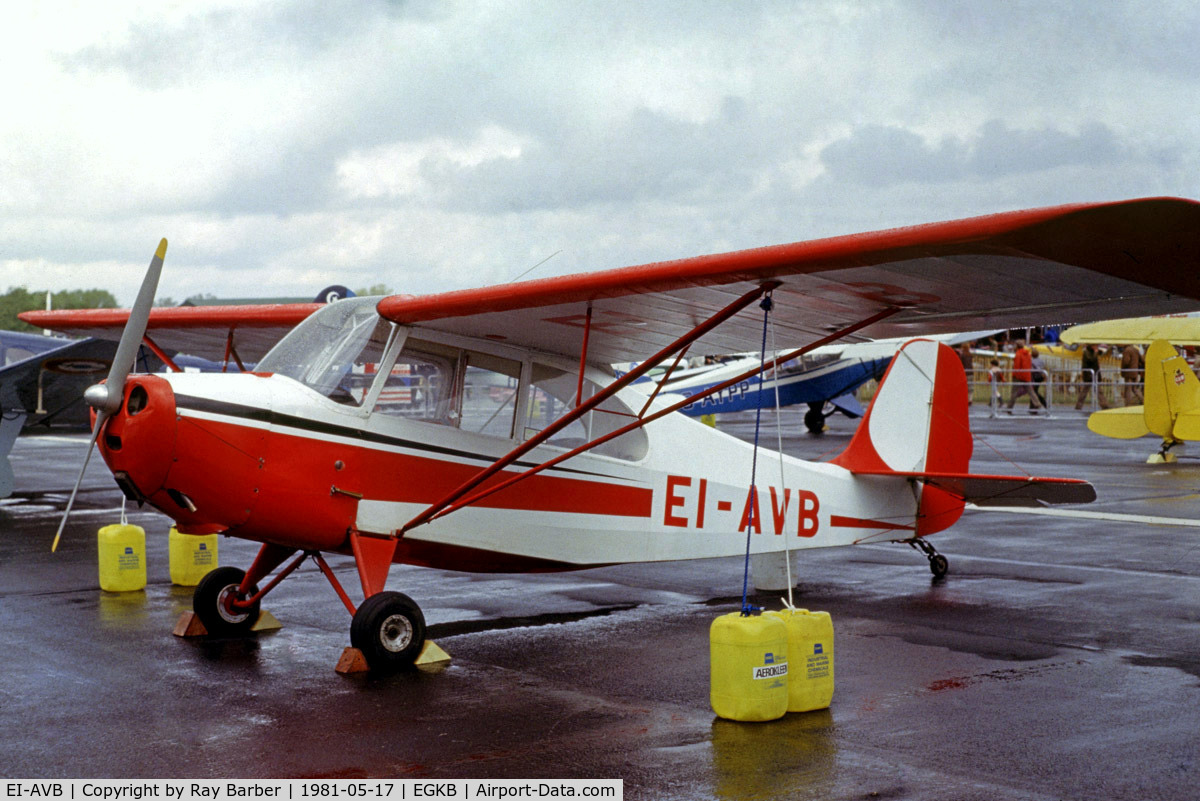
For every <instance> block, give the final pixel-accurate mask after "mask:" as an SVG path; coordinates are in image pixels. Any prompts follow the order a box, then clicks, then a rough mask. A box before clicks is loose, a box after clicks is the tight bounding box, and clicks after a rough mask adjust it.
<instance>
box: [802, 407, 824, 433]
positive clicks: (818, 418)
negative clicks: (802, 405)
mask: <svg viewBox="0 0 1200 801" xmlns="http://www.w3.org/2000/svg"><path fill="white" fill-rule="evenodd" d="M804 427H805V428H807V429H808V430H809V431H810V432H812V433H813V434H823V433H824V432H825V415H823V414H821V410H820V409H812V408H810V409H809V410H808V411H807V412H805V413H804Z"/></svg>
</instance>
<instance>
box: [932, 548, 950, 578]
mask: <svg viewBox="0 0 1200 801" xmlns="http://www.w3.org/2000/svg"><path fill="white" fill-rule="evenodd" d="M929 570H930V572H932V573H933V577H934V578H939V579H940V578H942V577H944V576H945V575H946V572H947V571H949V570H950V560H949V559H947V558H946V557H944V556H942V555H941V554H940V553H935V554H933V555H932V556H930V557H929Z"/></svg>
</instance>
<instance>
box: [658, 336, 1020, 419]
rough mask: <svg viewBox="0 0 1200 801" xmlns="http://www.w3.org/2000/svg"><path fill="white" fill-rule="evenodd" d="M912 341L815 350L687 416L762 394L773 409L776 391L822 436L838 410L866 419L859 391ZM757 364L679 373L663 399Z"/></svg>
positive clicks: (738, 406) (751, 404) (742, 405)
mask: <svg viewBox="0 0 1200 801" xmlns="http://www.w3.org/2000/svg"><path fill="white" fill-rule="evenodd" d="M996 333H999V332H997V331H968V332H965V333H961V334H945V335H938V336H931V337H929V339H933V340H936V341H938V342H943V343H945V344H947V345H951V346H953V345H959V344H962V343H964V342H973V341H975V340H977V339H984V338H986V337H989V336H992V335H993V334H996ZM907 339H908V338H906V337H896V338H893V339H876V340H871V341H869V342H857V343H852V344H848V345H826V346H824V347H821V348H816V349H815V350H812V351H811V352H809V353H806V354H804V355H803V356H801V357H799V358H796V359H793V360H791V361H789V362H785V363H784V364H783V365H782V368H781V369H780V370H778V371H775V370H768V371H767V372H766V373H765V374H763V375H761V376H755V377H753V378H747V379H745V380H743V381H739V382H737V383H736V384H733V385H731V386H729V387H726V388H725V389H723V390H721V391H720V392H718V393H715V394H713V395H710V396H708V397H706V398H703V399H701V400H699V401H696V402H695V403H693V404H691V405H689V406H685V407H684V408H683V413H684V414H686V415H690V416H692V417H700V416H702V415H708V414H717V413H721V412H744V411H753V410H754V409H756V408H758V406H759V403H760V401H759V393H760V392H763V393H766V394H765V395H764V396H763V397H762V400H761V403H762V406H763V408H771V407H773V406H775V402H776V401H775V393H776V392H777V391H778V393H779V405H780V406H791V405H794V404H798V403H806V404H808V407H809V409H808V412H806V413H805V415H804V425H805V427H806V428H808V430H809V431H811V432H812V433H814V434H819V433H821V432H822V431H824V429H825V418H826V417H828V416H829V415H830V414H833V413H834V411H840V412H842V413H843V414H845V415H846V416H847V417H851V418H856V417H861V416H862V414H863V411H864V410H863V407H862V405H861V404H860V403H859V402H858V399H857V398H856V397H855V393H856V392H857V391H858V389H859V387H861V386H862V385H863V384H865V383H867V382H868V381H870V380H872V379H875V380H879V379H880V378H882V377H883V373H884V371H885V370H887V366H888V364H889V363H890V362H891V361H892V356H894V355H895V354H896V351H897V350H898V349H899V348H900V346H901V345H902V344H904V343H905V342H906V341H907ZM768 355H770V354H768ZM758 362H759V356H758V354H744V353H743V354H738V355H737V356H735V357H731V358H729V359H726V360H724V361H722V362H721V363H719V364H712V365H704V366H701V367H691V368H687V369H685V370H680V371H677V372H675V373H673V374H672V376H671V378H670V380H669V381H668V382H667V383H666V384H665V385H663V387H662V390H661V391H660V395H679V396H680V397H686V396H688V395H691V394H693V393H695V392H698V391H700V390H703V389H707V388H708V387H712V386H715V385H717V384H720V383H723V382H725V381H728V380H729V379H731V378H734V377H735V376H737V375H740V374H742V373H744V372H746V371H747V370H749V369H751V368H752V367H754V366H755V365H756V364H758Z"/></svg>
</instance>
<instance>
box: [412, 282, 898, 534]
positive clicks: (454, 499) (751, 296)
mask: <svg viewBox="0 0 1200 801" xmlns="http://www.w3.org/2000/svg"><path fill="white" fill-rule="evenodd" d="M772 288H773V287H769V286H768V287H764V288H762V289H760V290H758V291H756V292H751V293H748V294H747V295H743V296H742V297H741V298H739V299H738V300H737V301H736V302H735V303H734V304H732V305H737V306H738V308H739V309H740V308H744V307H745V306H747V305H749V303H752V302H753V301H754V300H756V299H757V298H758V297H760V296H761V295H763V294H765V293H766V292H767V291H769V289H772ZM730 309H731V306H730V307H726V308H725V309H723V310H722V311H721V312H719V313H718V315H717V316H719V317H722V320H723V319H726V318H728V317H730V316H732V313H727V312H730ZM734 311H736V310H734ZM898 311H901V308H900V307H897V306H893V307H889V308H886V309H884V310H882V311H880V312H877V313H876V314H873V315H871V316H870V317H868V318H866V319H865V320H861V321H860V322H857V323H855V324H853V325H851V326H847V327H846V328H843V329H841V330H840V331H835V332H834V333H832V334H830V335H828V336H826V337H822V338H821V339H818V340H817V341H815V342H811V343H809V344H808V345H805V346H804V347H802V348H797V349H795V350H792V351H789V352H787V353H784V354H783V355H780V356H776V357H775V358H774V359H771V360H770V361H766V362H763V363H761V364H760V365H759V366H757V367H753V368H751V369H749V370H747V371H745V372H744V373H742V374H740V375H737V376H734V377H733V378H730V379H728V380H726V381H722V382H721V383H719V384H715V385H713V386H711V387H708V388H707V389H704V390H701V391H700V392H697V393H695V394H694V395H691V396H689V397H687V398H684V399H683V400H680V401H678V402H676V403H673V404H671V405H670V406H667V407H666V408H664V409H659V410H658V411H657V412H654V413H653V414H651V415H650V416H648V417H646V416H643V415H644V414H645V411H646V409H645V408H643V409H642V414H641V415H639V416H638V419H637V420H635V421H633V422H632V423H629V424H628V425H625V426H622V427H621V428H618V429H617V430H615V431H611V432H609V433H608V434H605V435H604V436H602V437H599V438H597V439H594V440H592V441H591V442H588V443H586V444H584V445H580V446H579V447H578V448H575V449H573V450H570V451H567V452H566V453H563V454H560V455H559V456H556V457H554V458H553V459H551V460H549V461H547V462H543V463H542V464H539V465H536V466H534V467H531V468H529V469H527V470H525V471H524V472H522V473H517V474H516V475H514V476H511V477H509V478H508V479H506V480H504V481H501V482H499V483H497V484H493V485H492V486H490V487H488V488H486V489H483V490H480V491H479V492H477V493H475V494H474V495H471V496H469V497H467V498H465V499H462V500H460V499H461V498H462V496H463V495H465V494H466V493H467V492H469V491H470V490H472V489H474V488H475V487H477V486H479V485H480V484H481V483H483V481H485V480H486V479H487V478H489V477H490V476H492V475H495V473H496V472H498V471H499V470H501V469H502V468H504V467H506V466H507V465H509V464H511V463H512V462H514V461H516V460H517V459H518V458H519V457H520V456H522V455H523V454H525V453H527V452H528V451H529V450H531V449H532V448H533V447H534V446H535V445H537V444H538V443H540V442H542V441H544V440H545V439H547V438H548V437H549V436H551V435H552V434H553V433H554V432H555V431H558V430H559V429H561V428H562V427H564V426H566V425H567V424H569V423H571V422H573V421H574V420H576V419H578V418H579V417H581V416H582V415H583V414H584V413H585V412H587V411H588V410H589V409H590V408H591V407H592V406H594V405H596V404H598V403H599V402H601V401H603V400H604V399H605V398H608V397H609V396H611V395H612V394H614V393H615V392H616V391H617V390H619V389H621V387H622V386H624V385H626V384H628V383H630V382H632V381H633V380H636V379H637V378H638V377H639V376H640V375H641V374H643V373H645V372H646V371H648V370H650V369H651V368H653V367H654V366H656V365H657V364H658V363H659V362H661V361H663V360H664V359H666V358H667V357H668V356H670V355H671V353H672V352H673V351H674V350H675V349H676V348H679V347H687V346H689V345H690V344H691V342H692V341H694V340H695V339H698V338H699V336H700V334H699V333H698V332H699V331H700V329H701V328H703V329H704V330H705V331H707V330H710V329H711V328H712V327H713V325H714V321H716V319H717V318H716V317H714V318H712V319H710V320H709V321H708V322H706V323H703V324H701V325H700V326H698V327H697V328H696V329H694V330H693V331H692V332H691V333H689V334H686V335H684V337H682V338H680V339H679V340H676V342H674V343H672V344H671V345H669V346H668V347H667V348H664V349H663V350H662V351H659V352H658V353H656V354H655V355H654V356H652V357H650V358H649V359H647V360H646V361H644V362H642V364H640V365H638V367H637V368H636V369H635V370H634V371H631V372H629V373H627V374H625V375H624V376H622V377H621V378H620V379H618V380H617V381H614V382H613V383H612V384H609V385H608V387H606V388H605V389H604V390H602V391H600V392H598V393H596V394H595V395H594V396H592V398H591V399H590V400H589V401H588V403H587V404H585V405H584V406H580V407H577V408H575V409H574V410H572V411H571V412H568V413H567V414H566V415H564V416H563V417H561V418H559V419H558V420H557V421H555V422H554V423H552V424H551V425H550V426H548V427H547V428H545V429H543V430H542V432H541V433H540V434H539V435H537V436H535V437H533V438H531V439H529V440H527V441H526V442H525V443H523V444H522V445H519V446H517V447H516V448H514V449H513V450H512V451H510V452H509V453H508V454H507V455H505V456H504V457H503V458H501V459H498V460H497V461H495V462H493V463H492V464H491V465H489V466H488V467H486V468H484V469H483V470H481V471H480V472H479V473H478V474H476V475H475V477H473V478H472V479H470V480H469V481H467V482H466V483H465V484H463V485H462V486H461V487H459V488H458V489H457V490H455V491H454V492H453V493H451V494H450V495H449V496H447V497H446V498H444V499H443V500H441V501H439V502H438V503H436V504H433V505H431V506H430V507H429V508H427V509H426V510H425V511H424V512H422V513H421V514H419V515H417V516H416V517H414V518H413V519H412V520H410V521H409V522H408V523H406V524H405V525H404V527H403V528H401V529H399V530H398V532H397V533H398V535H399V536H404V533H405V532H407V531H409V530H411V529H413V528H416V527H417V526H420V525H423V524H425V523H429V522H432V521H433V520H436V519H437V518H439V517H444V516H445V515H448V514H450V513H451V512H454V511H457V510H458V509H461V508H463V507H464V506H469V505H471V504H473V503H476V502H478V501H480V500H483V499H484V498H486V497H487V496H489V495H491V494H493V493H495V492H499V491H500V490H502V489H505V488H506V487H509V486H512V485H513V484H515V483H517V482H518V481H522V480H524V479H526V478H529V477H530V476H532V475H535V474H537V473H540V472H541V471H543V470H545V469H546V468H548V467H553V466H554V465H556V464H558V463H560V462H564V461H566V460H567V459H570V458H571V457H573V456H577V455H579V454H580V453H583V452H585V451H588V450H591V449H592V448H595V447H598V446H599V445H603V444H604V443H605V442H608V441H609V440H612V439H616V438H617V437H619V436H621V435H623V434H627V433H629V432H630V431H633V430H635V429H638V428H641V427H643V426H645V425H648V424H649V423H652V422H654V421H655V420H657V419H659V418H660V417H663V416H664V415H667V414H670V413H672V412H675V411H678V410H679V409H682V408H683V407H684V406H687V405H688V404H691V403H694V402H696V401H697V400H700V399H701V398H706V397H708V396H709V395H713V394H715V393H717V392H720V391H721V390H723V389H726V388H727V387H731V386H733V385H735V384H737V383H739V382H741V381H745V380H746V379H748V378H752V377H754V376H756V375H759V374H760V373H762V372H764V371H766V370H768V369H771V368H774V367H777V366H778V365H780V364H783V363H784V362H787V361H790V360H791V359H794V358H796V357H797V356H801V355H803V354H805V353H808V352H809V351H811V350H814V349H816V348H819V347H821V346H823V345H827V344H829V343H830V342H834V341H836V340H838V339H841V338H842V337H844V336H848V335H849V334H852V333H854V332H855V331H858V330H859V329H862V328H866V327H867V326H869V325H873V324H874V323H876V322H878V321H880V320H882V319H884V318H886V317H890V316H891V315H893V314H895V313H896V312H898Z"/></svg>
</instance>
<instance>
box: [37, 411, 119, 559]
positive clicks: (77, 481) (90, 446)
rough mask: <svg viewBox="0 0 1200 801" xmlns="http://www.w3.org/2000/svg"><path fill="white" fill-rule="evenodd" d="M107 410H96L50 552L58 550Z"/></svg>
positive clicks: (106, 416)
mask: <svg viewBox="0 0 1200 801" xmlns="http://www.w3.org/2000/svg"><path fill="white" fill-rule="evenodd" d="M108 418H109V414H108V412H98V413H97V414H96V427H95V429H94V430H93V431H92V438H91V440H90V441H89V442H88V447H87V455H86V456H84V457H83V467H81V468H79V477H78V478H77V479H75V488H74V489H72V490H71V497H70V498H69V499H68V500H67V508H66V509H64V510H63V516H62V520H61V521H60V522H59V524H58V531H57V532H56V533H55V534H54V543H53V544H52V545H51V546H50V553H54V552H55V551H57V550H58V541H59V539H61V538H62V533H63V529H64V528H66V527H67V518H68V517H69V516H70V514H71V507H72V506H74V505H75V495H76V493H78V492H79V485H80V484H82V483H83V474H84V473H86V472H87V466H88V462H90V461H91V460H92V451H93V450H94V449H95V447H96V440H98V439H99V438H100V429H101V428H103V427H104V424H105V423H106V422H107V421H108Z"/></svg>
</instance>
